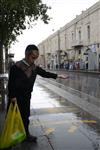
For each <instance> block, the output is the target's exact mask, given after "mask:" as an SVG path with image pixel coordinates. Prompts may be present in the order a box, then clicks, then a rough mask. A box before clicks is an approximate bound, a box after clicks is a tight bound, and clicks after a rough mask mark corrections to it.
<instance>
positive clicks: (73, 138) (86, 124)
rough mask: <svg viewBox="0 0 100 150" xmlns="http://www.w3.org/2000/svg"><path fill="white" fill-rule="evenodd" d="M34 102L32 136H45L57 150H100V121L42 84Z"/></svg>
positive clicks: (37, 88)
mask: <svg viewBox="0 0 100 150" xmlns="http://www.w3.org/2000/svg"><path fill="white" fill-rule="evenodd" d="M31 101H32V102H31V109H32V111H31V117H30V120H31V127H30V130H31V133H32V132H33V133H34V134H35V135H37V134H38V137H39V138H40V137H42V136H43V135H44V136H45V137H46V138H47V139H48V141H49V142H50V144H51V145H52V147H53V149H54V150H66V149H68V150H99V148H100V121H98V120H96V119H95V118H94V117H93V116H91V115H89V114H88V113H86V112H84V111H83V110H81V109H79V108H78V107H76V106H75V105H73V104H72V103H70V102H68V101H67V100H66V99H64V98H62V97H60V96H58V95H56V94H54V93H52V92H51V91H50V90H48V89H46V88H44V87H42V86H40V85H39V84H36V85H35V88H34V92H33V94H32V100H31ZM33 115H34V117H33ZM36 120H37V121H36ZM39 127H41V128H42V131H43V133H42V132H39ZM37 129H38V131H37Z"/></svg>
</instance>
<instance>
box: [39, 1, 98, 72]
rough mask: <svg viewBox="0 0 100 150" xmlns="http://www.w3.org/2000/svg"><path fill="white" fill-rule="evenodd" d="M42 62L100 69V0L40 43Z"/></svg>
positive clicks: (57, 65) (44, 64) (48, 65)
mask: <svg viewBox="0 0 100 150" xmlns="http://www.w3.org/2000/svg"><path fill="white" fill-rule="evenodd" d="M38 46H39V48H40V59H39V61H40V62H39V63H40V64H41V65H43V66H44V67H46V68H53V69H55V68H58V67H60V68H65V67H66V66H67V65H68V64H69V65H70V69H88V70H100V1H98V2H97V3H95V4H94V5H93V6H91V7H90V8H88V9H86V10H85V11H82V13H81V14H80V15H77V16H76V18H75V19H73V20H72V21H71V22H69V23H67V24H66V25H65V26H63V27H62V28H60V29H59V30H58V31H56V32H55V33H53V34H52V35H50V36H49V37H48V38H47V39H45V40H44V41H42V42H41V43H40V44H39V45H38Z"/></svg>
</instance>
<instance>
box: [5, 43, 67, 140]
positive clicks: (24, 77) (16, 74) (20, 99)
mask: <svg viewBox="0 0 100 150" xmlns="http://www.w3.org/2000/svg"><path fill="white" fill-rule="evenodd" d="M38 57H39V49H38V47H37V46H36V45H33V44H32V45H28V46H27V47H26V50H25V58H24V59H22V60H20V61H17V62H16V63H15V64H14V65H13V66H11V68H10V72H9V80H8V104H7V110H8V108H9V105H10V103H11V102H13V103H14V102H16V101H17V104H18V107H19V110H20V113H21V117H22V120H23V123H24V127H25V131H26V135H27V140H28V141H33V142H36V141H37V137H35V136H33V135H31V134H30V133H29V116H30V99H31V92H32V91H33V86H34V83H35V80H36V77H37V75H40V76H42V77H43V78H53V79H57V78H62V79H67V78H68V76H65V75H62V74H55V73H51V72H47V71H46V70H44V69H42V68H41V67H40V66H37V65H36V64H35V60H36V59H37V58H38Z"/></svg>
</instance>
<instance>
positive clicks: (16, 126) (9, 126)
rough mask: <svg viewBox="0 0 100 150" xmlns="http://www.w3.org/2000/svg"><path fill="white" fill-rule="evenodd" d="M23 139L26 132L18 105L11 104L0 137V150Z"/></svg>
mask: <svg viewBox="0 0 100 150" xmlns="http://www.w3.org/2000/svg"><path fill="white" fill-rule="evenodd" d="M25 138H26V132H25V128H24V124H23V121H22V118H21V114H20V111H19V108H18V105H17V103H15V104H14V105H13V103H11V104H10V106H9V110H8V113H7V115H6V119H5V123H4V128H3V130H2V133H1V136H0V149H3V148H8V147H10V146H12V145H15V144H17V143H19V142H22V141H23V140H24V139H25Z"/></svg>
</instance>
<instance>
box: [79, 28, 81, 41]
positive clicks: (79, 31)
mask: <svg viewBox="0 0 100 150" xmlns="http://www.w3.org/2000/svg"><path fill="white" fill-rule="evenodd" d="M79 41H81V31H80V30H79Z"/></svg>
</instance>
